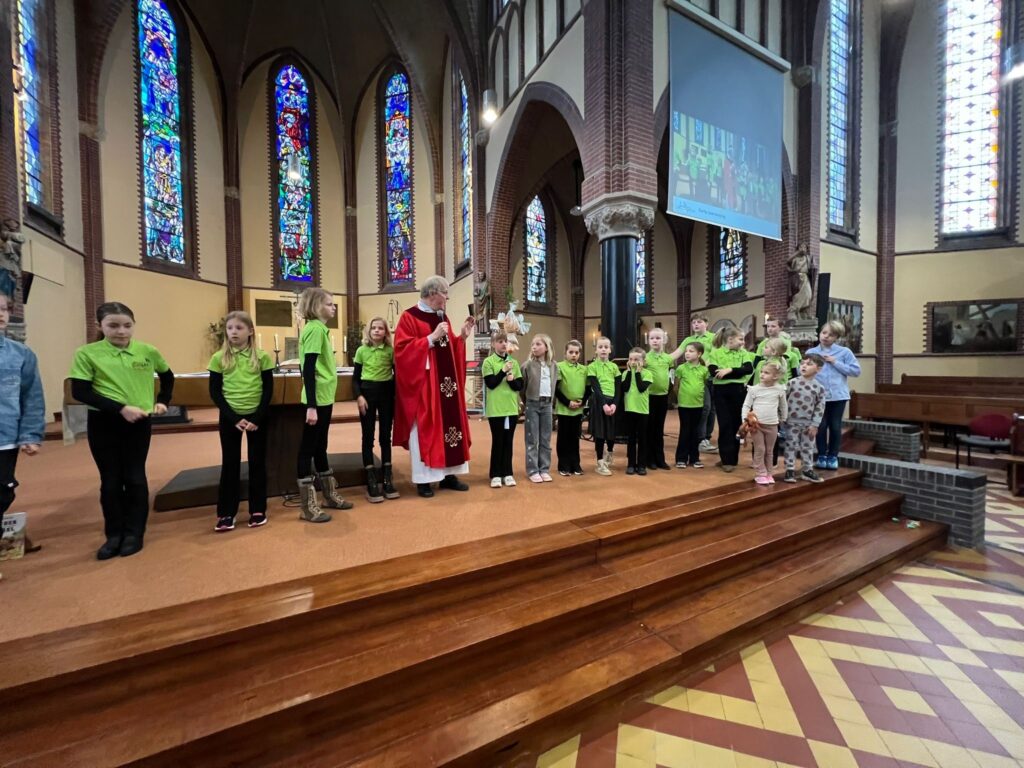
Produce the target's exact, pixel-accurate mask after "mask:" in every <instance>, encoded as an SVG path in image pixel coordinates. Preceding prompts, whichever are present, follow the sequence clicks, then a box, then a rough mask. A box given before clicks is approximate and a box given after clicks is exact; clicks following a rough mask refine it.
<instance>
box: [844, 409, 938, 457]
mask: <svg viewBox="0 0 1024 768" xmlns="http://www.w3.org/2000/svg"><path fill="white" fill-rule="evenodd" d="M843 426H844V427H853V436H854V437H856V438H857V439H858V440H871V441H872V442H873V443H874V444H875V447H876V448H877V449H878V451H879V453H886V454H889V455H891V456H895V457H896V458H897V459H899V460H900V461H909V462H911V463H915V464H916V463H917V462H919V461H920V460H921V427H920V426H918V425H916V424H895V423H892V422H887V421H862V420H860V419H856V420H853V421H844V422H843Z"/></svg>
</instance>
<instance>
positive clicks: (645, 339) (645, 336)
mask: <svg viewBox="0 0 1024 768" xmlns="http://www.w3.org/2000/svg"><path fill="white" fill-rule="evenodd" d="M646 343H647V334H646V333H645V334H644V344H646Z"/></svg>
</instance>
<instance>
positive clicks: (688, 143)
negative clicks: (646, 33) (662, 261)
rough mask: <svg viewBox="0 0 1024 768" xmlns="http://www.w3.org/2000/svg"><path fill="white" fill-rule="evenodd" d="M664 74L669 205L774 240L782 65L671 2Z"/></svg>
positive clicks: (778, 232)
mask: <svg viewBox="0 0 1024 768" xmlns="http://www.w3.org/2000/svg"><path fill="white" fill-rule="evenodd" d="M670 8H671V6H670ZM780 61H781V60H780ZM669 78H670V80H669V83H670V85H669V88H670V96H669V100H670V108H671V110H670V112H671V114H670V118H669V130H670V137H669V145H670V146H669V152H670V158H671V163H670V168H669V174H668V185H669V187H668V196H667V200H668V212H669V213H673V214H676V215H677V216H684V217H686V218H688V219H696V220H697V221H703V222H706V223H708V224H714V225H718V226H720V227H726V228H729V229H737V230H741V231H743V232H748V233H750V234H752V235H760V236H762V237H766V238H770V239H773V240H779V239H781V237H782V187H781V179H782V108H783V71H782V70H781V69H780V68H779V67H778V66H775V65H773V64H770V63H768V61H766V60H765V59H763V58H760V57H758V56H755V55H754V54H753V53H752V52H751V51H749V50H746V49H744V48H742V47H740V46H739V45H737V44H736V43H734V42H732V41H731V40H729V39H728V38H727V37H725V36H723V35H722V34H719V33H717V32H715V31H712V30H711V29H708V28H707V27H706V26H704V25H702V24H700V23H698V22H697V21H695V20H694V19H692V18H689V17H688V16H687V15H684V14H682V13H680V12H678V11H677V10H675V9H672V12H671V13H670V14H669Z"/></svg>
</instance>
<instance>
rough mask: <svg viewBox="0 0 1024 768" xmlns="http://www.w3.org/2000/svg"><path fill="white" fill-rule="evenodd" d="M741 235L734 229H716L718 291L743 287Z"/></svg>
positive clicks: (744, 256) (723, 291) (744, 258)
mask: <svg viewBox="0 0 1024 768" xmlns="http://www.w3.org/2000/svg"><path fill="white" fill-rule="evenodd" d="M744 261H746V253H745V252H744V248H743V235H741V234H740V233H739V232H737V231H736V230H735V229H720V230H719V231H718V292H719V293H728V292H729V291H738V290H740V289H741V288H743V287H744V283H745V279H744V269H743V265H744Z"/></svg>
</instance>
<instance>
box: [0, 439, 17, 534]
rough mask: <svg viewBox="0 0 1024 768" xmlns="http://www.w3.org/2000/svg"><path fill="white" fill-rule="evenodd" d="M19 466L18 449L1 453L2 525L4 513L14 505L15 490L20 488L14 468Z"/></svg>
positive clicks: (0, 500) (0, 520)
mask: <svg viewBox="0 0 1024 768" xmlns="http://www.w3.org/2000/svg"><path fill="white" fill-rule="evenodd" d="M17 465H18V449H17V448H8V449H7V450H4V451H0V523H3V520H4V512H6V511H7V510H8V509H10V508H11V505H12V504H13V503H14V489H15V488H17V487H18V481H17V480H15V479H14V468H15V467H16V466H17Z"/></svg>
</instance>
